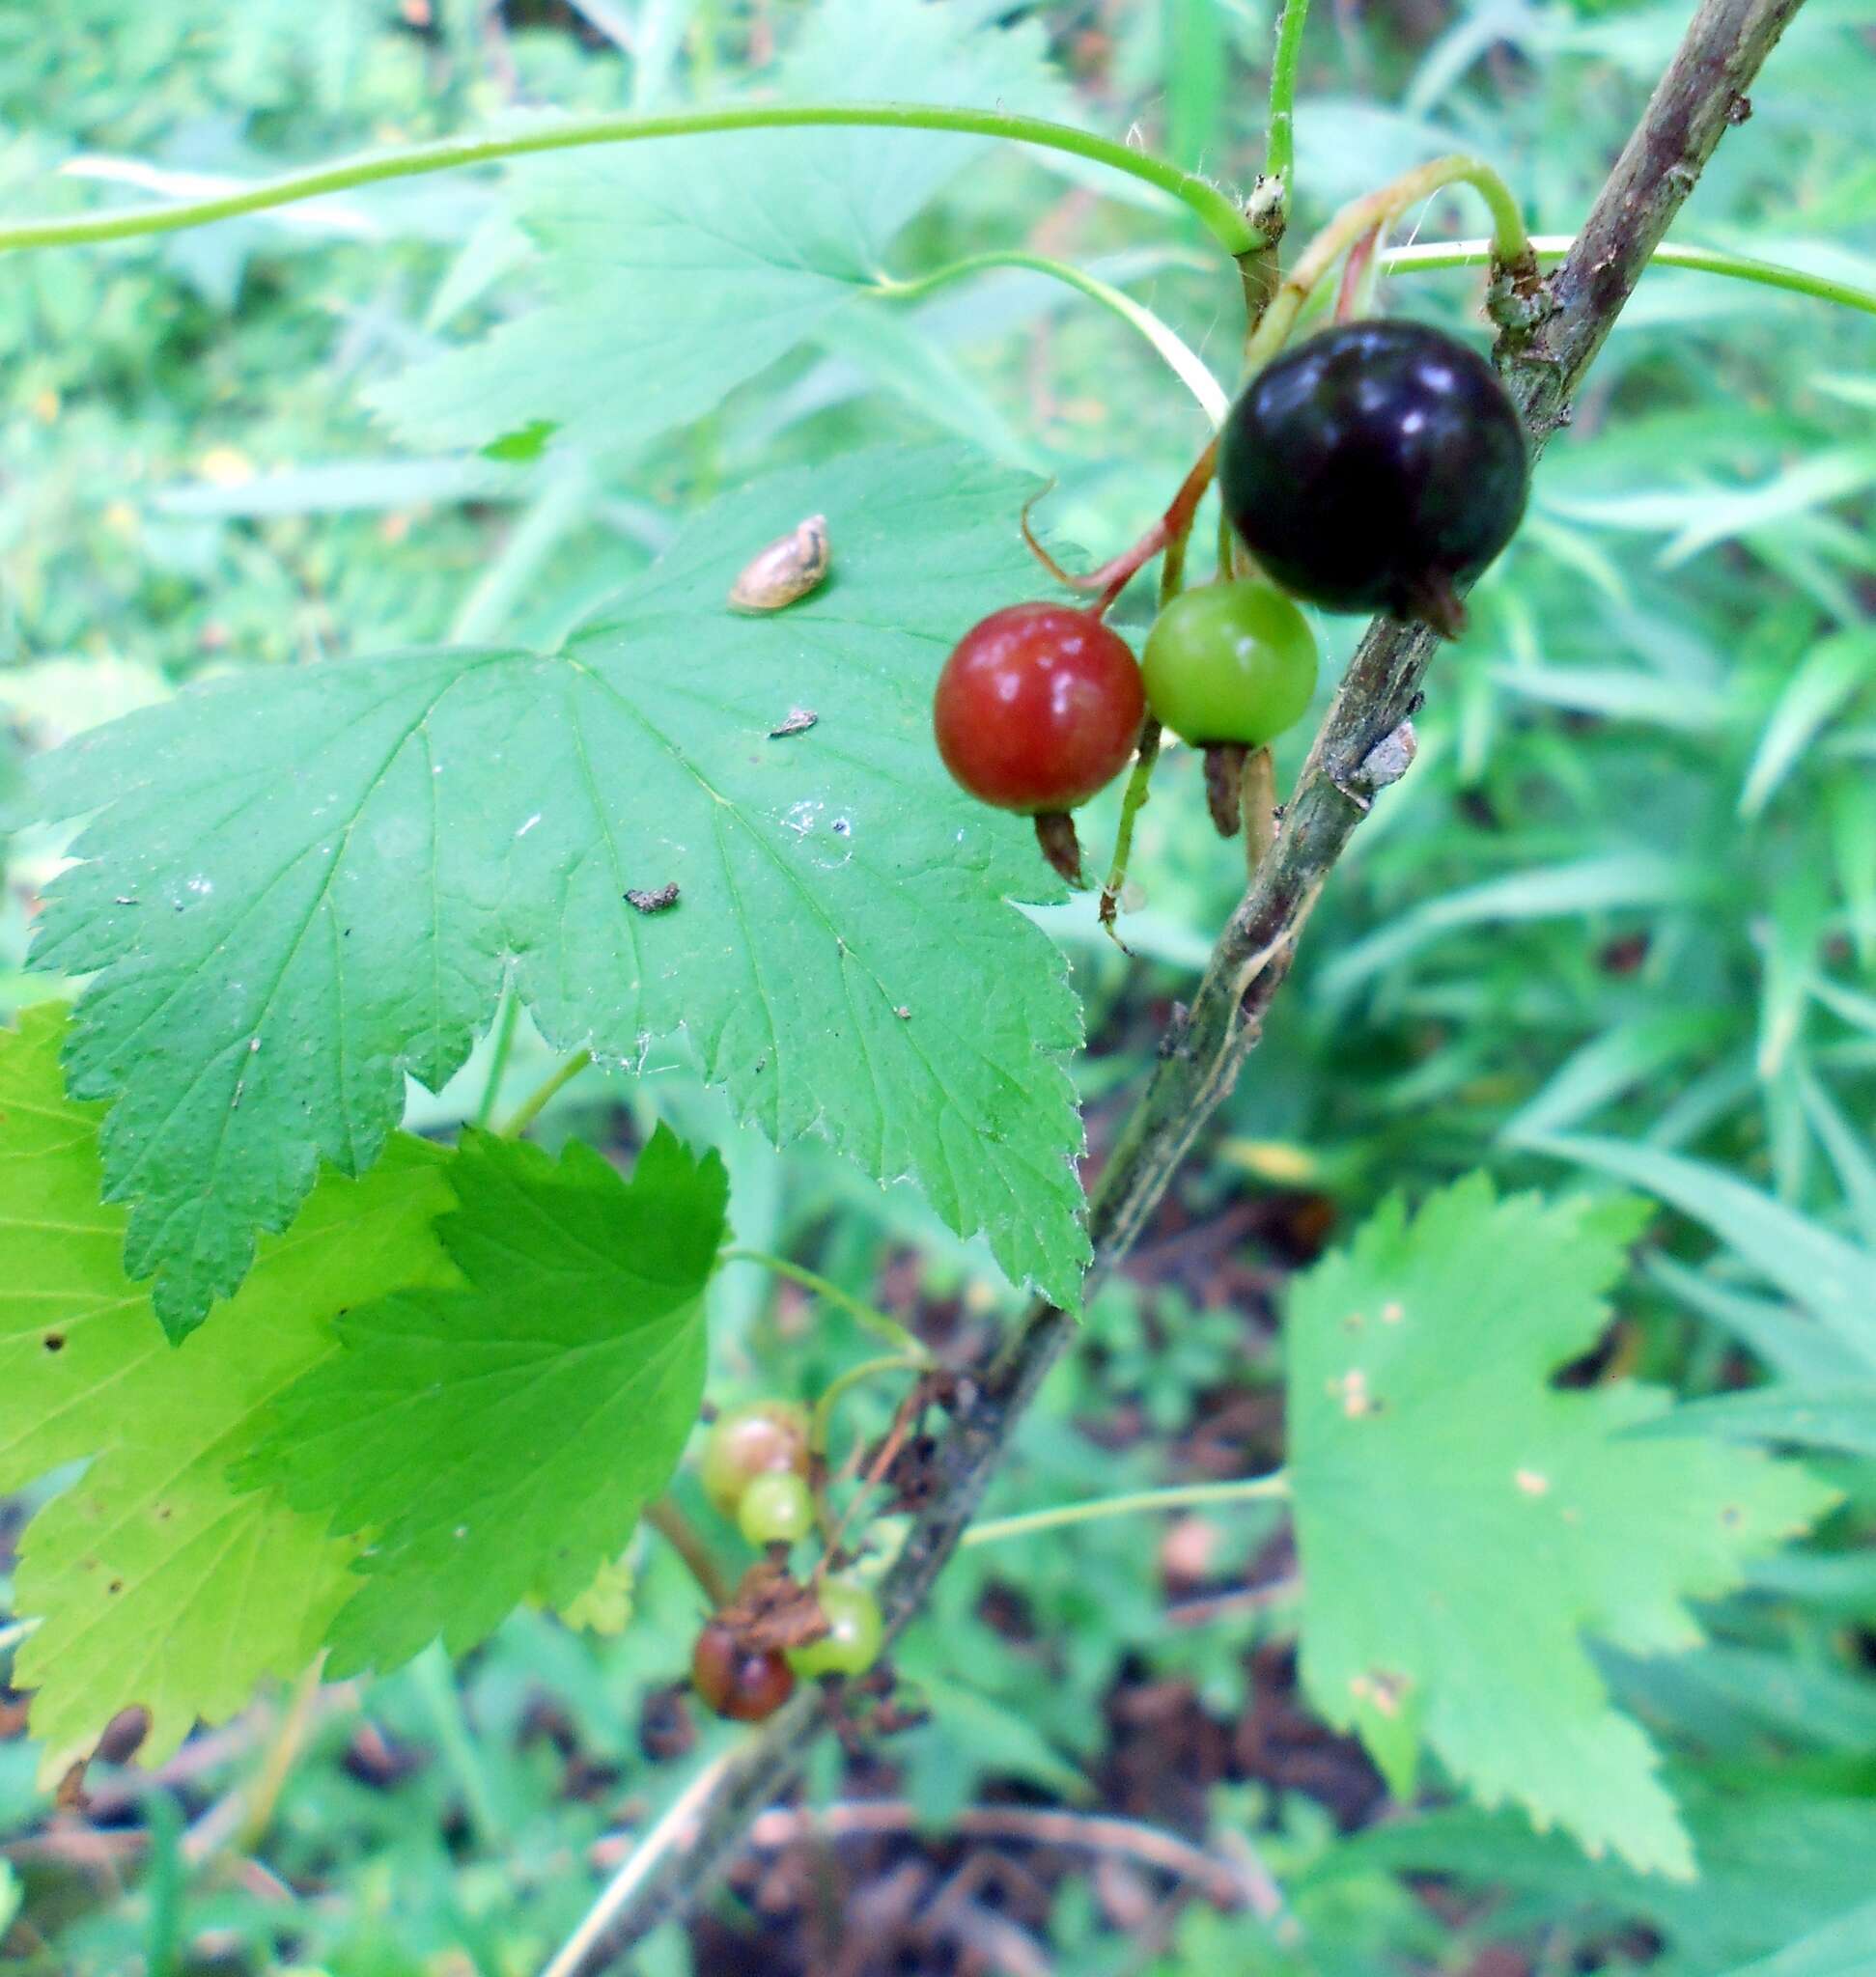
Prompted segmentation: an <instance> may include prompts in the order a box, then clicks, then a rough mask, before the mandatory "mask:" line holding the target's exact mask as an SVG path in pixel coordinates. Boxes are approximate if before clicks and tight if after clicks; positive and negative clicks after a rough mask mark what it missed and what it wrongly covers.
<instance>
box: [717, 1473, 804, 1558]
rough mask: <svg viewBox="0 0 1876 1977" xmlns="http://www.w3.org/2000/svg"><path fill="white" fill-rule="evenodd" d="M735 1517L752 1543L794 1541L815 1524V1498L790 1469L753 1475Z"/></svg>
mask: <svg viewBox="0 0 1876 1977" xmlns="http://www.w3.org/2000/svg"><path fill="white" fill-rule="evenodd" d="M736 1521H737V1525H738V1527H739V1528H740V1529H741V1531H742V1535H743V1536H744V1537H745V1538H746V1539H748V1541H749V1543H750V1544H751V1545H793V1544H794V1543H795V1541H796V1539H798V1538H805V1537H806V1536H807V1534H808V1533H809V1532H810V1531H811V1530H813V1528H814V1498H813V1497H812V1496H810V1495H809V1494H808V1486H807V1485H806V1484H805V1483H804V1482H802V1480H801V1479H800V1477H798V1475H796V1474H795V1473H794V1472H793V1471H792V1470H789V1469H777V1470H774V1471H772V1472H771V1473H770V1474H769V1475H767V1476H756V1477H753V1478H751V1480H750V1483H749V1487H748V1488H747V1489H746V1490H744V1491H743V1492H742V1502H741V1503H740V1504H739V1505H738V1506H737V1510H736Z"/></svg>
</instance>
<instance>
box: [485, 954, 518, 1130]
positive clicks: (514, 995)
mask: <svg viewBox="0 0 1876 1977" xmlns="http://www.w3.org/2000/svg"><path fill="white" fill-rule="evenodd" d="M520 1016H521V998H520V995H519V993H518V991H517V989H516V988H515V985H514V984H513V983H512V982H511V983H510V984H509V985H508V993H507V994H506V995H505V996H504V997H503V998H502V1006H501V1015H500V1016H498V1017H497V1018H496V1019H495V1046H494V1048H493V1049H492V1050H491V1051H490V1053H489V1075H488V1077H487V1078H486V1079H485V1080H484V1082H483V1087H482V1102H481V1103H480V1104H479V1105H478V1106H477V1107H476V1108H475V1122H474V1123H475V1124H476V1125H477V1126H478V1127H487V1125H488V1124H489V1122H490V1120H491V1119H492V1118H493V1117H494V1116H495V1100H497V1099H498V1098H499V1097H500V1096H501V1081H502V1073H503V1072H506V1071H507V1069H508V1055H509V1052H510V1051H511V1050H513V1049H514V1047H515V1026H516V1024H517V1023H518V1022H519V1020H520Z"/></svg>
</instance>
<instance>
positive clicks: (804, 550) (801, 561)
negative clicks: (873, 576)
mask: <svg viewBox="0 0 1876 1977" xmlns="http://www.w3.org/2000/svg"><path fill="white" fill-rule="evenodd" d="M832 560H833V557H832V550H831V548H830V546H829V543H828V540H827V517H826V515H809V516H808V517H807V519H806V520H805V521H801V522H798V523H797V524H796V525H795V527H794V528H792V529H791V530H790V531H789V532H788V534H787V535H785V536H780V537H778V538H777V539H776V540H775V541H774V542H772V543H769V544H768V545H767V546H766V547H765V548H762V549H758V550H757V551H756V553H755V554H754V555H753V556H752V557H750V559H749V560H748V562H747V563H745V564H744V565H743V566H742V574H741V575H739V576H738V578H737V580H736V582H735V583H734V584H732V585H731V586H730V608H731V609H732V610H734V611H782V610H786V609H787V607H788V606H789V605H790V604H794V603H798V602H799V601H800V599H803V598H805V597H806V596H807V595H808V593H809V592H810V591H812V590H816V589H818V588H819V587H820V586H821V585H822V584H823V583H824V582H825V581H826V575H827V571H828V569H829V567H830V565H831V563H832ZM791 718H792V717H791ZM789 732H790V733H794V732H796V731H795V730H793V729H791V730H789Z"/></svg>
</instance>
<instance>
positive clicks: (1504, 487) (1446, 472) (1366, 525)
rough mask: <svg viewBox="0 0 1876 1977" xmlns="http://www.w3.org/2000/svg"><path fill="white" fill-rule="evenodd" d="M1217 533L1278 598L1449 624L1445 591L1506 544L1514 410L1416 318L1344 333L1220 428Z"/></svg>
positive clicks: (1317, 346) (1261, 382) (1458, 614)
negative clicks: (1222, 518)
mask: <svg viewBox="0 0 1876 1977" xmlns="http://www.w3.org/2000/svg"><path fill="white" fill-rule="evenodd" d="M1218 487H1219V492H1220V494H1221V495H1222V498H1223V501H1224V511H1225V513H1226V515H1229V516H1230V517H1231V525H1232V527H1234V528H1235V529H1236V530H1237V531H1238V533H1239V535H1240V536H1242V537H1243V538H1244V541H1245V543H1246V546H1247V547H1248V548H1249V550H1250V552H1251V554H1252V555H1254V556H1255V557H1256V558H1257V560H1258V562H1259V563H1260V564H1261V565H1262V566H1263V568H1264V570H1265V571H1267V572H1268V573H1269V574H1270V575H1271V576H1273V577H1274V578H1275V579H1276V581H1277V582H1278V583H1280V584H1281V585H1282V586H1283V587H1284V589H1285V590H1288V591H1294V592H1295V593H1296V595H1297V596H1298V597H1300V598H1306V599H1309V601H1310V602H1312V603H1316V604H1321V605H1322V606H1323V607H1324V608H1325V609H1327V610H1330V611H1388V612H1391V613H1393V615H1394V616H1396V617H1400V618H1423V619H1425V620H1426V622H1427V623H1428V624H1430V625H1432V626H1434V627H1435V628H1436V629H1438V630H1441V631H1444V632H1446V633H1447V634H1448V635H1449V636H1450V635H1452V634H1454V633H1456V632H1457V631H1458V630H1459V629H1460V627H1462V626H1463V625H1464V622H1465V614H1464V611H1463V608H1462V606H1461V604H1460V601H1459V596H1458V590H1457V589H1456V588H1455V587H1456V586H1463V585H1465V584H1467V583H1470V581H1471V579H1472V578H1473V577H1475V576H1477V575H1478V573H1479V571H1482V570H1483V569H1484V568H1485V567H1486V565H1487V564H1488V563H1490V562H1491V561H1492V559H1493V558H1494V557H1495V556H1496V555H1497V554H1498V551H1499V550H1500V549H1502V548H1503V547H1504V545H1505V544H1506V543H1508V542H1509V541H1510V540H1511V538H1512V535H1513V533H1514V532H1515V530H1516V529H1517V526H1518V523H1519V521H1520V519H1521V518H1522V517H1523V515H1524V512H1525V500H1526V496H1527V494H1528V493H1529V491H1530V447H1529V444H1528V442H1527V441H1526V437H1525V429H1524V426H1523V424H1522V423H1521V422H1520V420H1519V417H1518V413H1517V409H1516V407H1515V406H1514V405H1513V404H1512V403H1511V401H1510V399H1509V398H1508V397H1507V396H1506V395H1505V390H1504V387H1503V386H1502V385H1501V384H1500V383H1499V382H1498V377H1497V376H1496V375H1495V374H1494V372H1493V370H1492V367H1491V366H1490V365H1489V364H1488V363H1486V361H1485V360H1484V358H1483V357H1481V356H1479V355H1478V353H1477V352H1476V351H1474V350H1470V349H1468V348H1467V347H1466V346H1465V345H1464V344H1462V343H1458V342H1455V340H1454V339H1453V338H1451V337H1449V336H1447V335H1446V334H1445V333H1444V332H1443V331H1442V330H1437V329H1431V328H1429V327H1428V326H1427V325H1426V324H1425V323H1421V322H1349V323H1344V324H1342V325H1341V326H1339V327H1338V328H1334V329H1327V330H1324V331H1323V332H1322V333H1321V334H1320V335H1319V336H1312V337H1311V338H1309V340H1308V341H1307V342H1306V343H1303V344H1300V345H1299V346H1298V347H1297V348H1295V349H1294V350H1292V351H1290V352H1289V353H1288V354H1287V355H1285V356H1282V357H1279V358H1278V359H1277V360H1276V362H1275V363H1274V364H1270V365H1268V366H1266V367H1265V369H1263V370H1262V371H1260V372H1258V374H1257V375H1256V376H1254V377H1253V378H1252V379H1251V380H1250V382H1249V383H1248V384H1247V385H1246V387H1245V389H1244V392H1243V393H1242V395H1241V396H1240V397H1239V399H1238V402H1237V404H1234V405H1233V406H1232V407H1231V415H1230V417H1229V418H1228V419H1227V420H1226V422H1225V428H1224V434H1223V438H1222V441H1221V445H1220V453H1219V460H1218Z"/></svg>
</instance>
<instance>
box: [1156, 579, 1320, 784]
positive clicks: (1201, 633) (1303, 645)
mask: <svg viewBox="0 0 1876 1977" xmlns="http://www.w3.org/2000/svg"><path fill="white" fill-rule="evenodd" d="M1140 670H1141V672H1142V673H1143V674H1144V675H1145V678H1146V697H1147V700H1148V703H1149V704H1150V705H1151V707H1152V709H1153V711H1154V713H1155V714H1156V715H1157V716H1158V717H1159V719H1160V720H1161V721H1162V723H1163V724H1164V725H1165V726H1166V727H1168V728H1170V729H1171V730H1172V732H1173V733H1174V734H1175V735H1177V736H1178V737H1179V738H1181V739H1182V740H1185V741H1190V742H1191V743H1192V744H1193V745H1194V746H1195V747H1200V748H1203V747H1209V746H1211V745H1212V744H1214V743H1216V742H1219V741H1237V742H1242V743H1243V744H1244V745H1245V746H1246V747H1247V748H1261V747H1262V746H1263V745H1264V743H1265V742H1266V741H1269V740H1270V739H1271V738H1273V737H1274V736H1276V735H1280V734H1282V733H1283V731H1284V729H1286V728H1290V727H1294V726H1295V725H1296V723H1297V722H1298V721H1300V720H1301V719H1302V717H1303V715H1304V714H1305V713H1306V712H1307V711H1308V710H1309V703H1310V700H1311V699H1312V698H1313V697H1314V695H1315V691H1316V638H1315V634H1314V633H1313V632H1312V631H1311V630H1310V629H1309V625H1308V621H1307V620H1306V619H1305V618H1304V617H1303V615H1302V612H1301V611H1299V610H1298V609H1297V607H1296V605H1295V604H1293V603H1292V602H1291V601H1290V599H1288V598H1286V597H1285V596H1284V595H1283V593H1282V592H1281V591H1279V590H1278V589H1276V588H1275V586H1274V585H1273V584H1268V583H1215V584H1207V585H1206V586H1205V588H1204V589H1202V590H1193V591H1186V592H1183V593H1182V594H1181V595H1180V596H1178V597H1176V598H1174V599H1173V600H1172V601H1171V603H1169V604H1168V605H1167V606H1166V608H1165V609H1164V610H1163V611H1162V612H1161V613H1160V615H1159V617H1158V618H1157V619H1156V620H1155V621H1154V625H1153V629H1152V631H1151V632H1149V633H1148V634H1147V641H1146V656H1145V657H1144V659H1143V660H1142V661H1141V668H1140Z"/></svg>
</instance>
